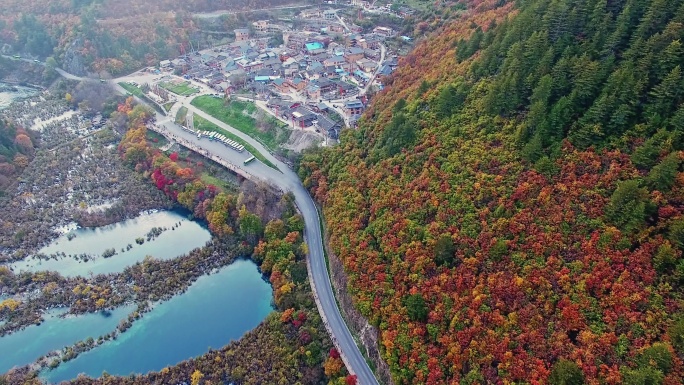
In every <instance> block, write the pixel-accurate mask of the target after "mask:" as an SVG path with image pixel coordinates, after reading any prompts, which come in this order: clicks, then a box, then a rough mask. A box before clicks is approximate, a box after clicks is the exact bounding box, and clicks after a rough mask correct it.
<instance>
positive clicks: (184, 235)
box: [10, 211, 211, 277]
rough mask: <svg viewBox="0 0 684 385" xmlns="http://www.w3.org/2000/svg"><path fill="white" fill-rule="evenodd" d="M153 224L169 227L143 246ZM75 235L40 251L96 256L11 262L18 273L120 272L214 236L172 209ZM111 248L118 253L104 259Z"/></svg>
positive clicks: (182, 251) (170, 255)
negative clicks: (137, 240) (87, 258)
mask: <svg viewBox="0 0 684 385" xmlns="http://www.w3.org/2000/svg"><path fill="white" fill-rule="evenodd" d="M178 222H180V223H181V225H180V226H178V227H176V229H175V230H171V227H172V226H174V224H176V223H178ZM153 227H162V228H163V227H166V228H167V230H166V231H164V232H162V233H161V234H160V235H159V236H158V237H156V238H155V239H153V240H151V241H149V242H148V241H145V243H143V244H142V245H138V244H137V243H135V239H136V238H138V237H142V238H145V239H146V238H147V237H146V236H145V235H146V234H147V233H148V232H149V231H150V230H151V229H152V228H153ZM72 234H75V235H76V238H74V239H72V240H71V241H69V240H68V239H67V237H66V235H64V236H62V237H59V238H58V239H56V240H55V241H54V242H52V243H51V244H49V245H48V246H46V247H44V248H42V249H41V250H40V253H43V254H45V255H50V254H53V253H57V252H64V253H66V254H67V255H69V254H73V255H79V254H83V253H86V254H89V255H93V256H96V258H94V259H91V260H89V261H87V262H82V261H79V260H77V259H75V258H70V257H66V258H61V257H60V258H58V259H49V260H39V259H34V258H30V259H26V260H23V261H20V262H16V263H13V264H11V265H10V266H11V268H12V269H13V270H14V271H15V272H18V271H22V270H25V271H40V270H50V271H56V272H58V273H60V274H62V275H63V276H65V277H74V276H87V275H89V274H90V273H93V274H106V273H113V272H121V271H123V269H124V268H125V267H127V266H131V265H134V264H135V263H136V262H140V261H142V260H143V259H144V258H145V256H147V255H151V256H153V257H155V258H157V259H173V258H176V257H179V256H181V255H183V254H187V253H188V252H190V251H191V250H192V249H195V248H197V247H202V246H204V245H205V244H206V243H207V242H208V241H209V240H210V239H211V234H210V233H209V231H208V230H207V229H205V228H204V227H202V226H200V224H199V223H197V222H194V221H190V220H188V219H187V218H186V217H184V216H182V215H181V214H179V213H177V212H173V211H160V212H156V213H152V214H143V215H141V216H138V217H137V218H133V219H129V220H126V221H123V222H119V223H116V224H113V225H109V226H103V227H96V228H86V229H78V230H75V231H73V232H72ZM128 244H130V245H132V246H133V248H132V249H131V250H129V251H124V252H121V248H125V247H126V245H128ZM109 248H114V249H115V250H116V252H117V254H116V255H114V256H113V257H110V258H102V257H101V255H102V253H103V252H104V251H105V250H107V249H109Z"/></svg>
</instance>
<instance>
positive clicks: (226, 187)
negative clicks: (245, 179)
mask: <svg viewBox="0 0 684 385" xmlns="http://www.w3.org/2000/svg"><path fill="white" fill-rule="evenodd" d="M200 179H201V180H202V182H204V183H206V184H213V185H214V186H216V187H218V188H219V189H221V190H223V191H230V190H233V189H234V188H233V186H232V185H231V184H230V183H229V182H226V181H224V180H222V179H219V178H217V177H215V176H212V175H209V174H208V173H206V172H203V173H202V175H200Z"/></svg>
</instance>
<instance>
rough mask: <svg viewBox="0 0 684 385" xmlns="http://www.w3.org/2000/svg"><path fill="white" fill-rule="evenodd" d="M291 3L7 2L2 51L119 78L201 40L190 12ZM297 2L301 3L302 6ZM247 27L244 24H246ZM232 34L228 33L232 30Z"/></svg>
mask: <svg viewBox="0 0 684 385" xmlns="http://www.w3.org/2000/svg"><path fill="white" fill-rule="evenodd" d="M292 2H293V1H291V0H250V1H238V0H219V1H208V0H190V1H184V2H175V1H168V0H166V1H155V0H142V1H133V0H124V1H116V0H56V1H47V0H25V1H24V0H6V1H3V4H2V8H3V12H1V13H0V46H2V44H8V45H9V46H10V47H12V49H13V50H14V51H15V52H20V53H23V54H26V55H31V56H34V57H40V58H45V57H48V56H54V57H55V58H56V59H57V60H58V62H59V63H60V65H62V67H63V68H65V69H67V70H69V71H72V72H73V73H84V72H86V71H89V72H100V73H104V72H107V73H109V74H120V73H124V72H131V71H134V70H137V69H140V67H143V66H147V65H157V64H158V63H159V61H160V60H163V59H168V58H171V57H175V56H178V55H179V54H180V52H181V45H183V46H184V47H185V49H186V51H190V39H191V38H192V39H193V41H194V43H195V44H197V42H198V40H199V39H200V37H199V35H193V34H195V33H196V32H197V31H198V28H197V25H196V22H195V19H193V17H192V14H193V13H199V12H213V11H246V10H254V9H264V8H270V7H274V6H282V5H287V4H290V3H292ZM300 3H305V1H302V2H300ZM244 26H246V23H245V25H244ZM231 32H232V31H231Z"/></svg>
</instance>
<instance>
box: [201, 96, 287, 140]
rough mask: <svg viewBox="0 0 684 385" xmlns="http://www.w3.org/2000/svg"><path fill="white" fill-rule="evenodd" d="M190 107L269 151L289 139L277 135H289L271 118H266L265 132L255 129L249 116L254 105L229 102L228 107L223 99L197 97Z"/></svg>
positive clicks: (253, 109) (279, 123)
mask: <svg viewBox="0 0 684 385" xmlns="http://www.w3.org/2000/svg"><path fill="white" fill-rule="evenodd" d="M192 105H193V106H195V107H197V108H199V109H200V110H202V111H204V112H206V113H207V114H209V115H211V116H213V117H215V118H216V119H218V120H220V121H222V122H224V123H226V124H229V125H231V126H233V127H235V128H236V129H238V130H240V131H242V132H244V133H245V134H247V135H249V136H251V137H252V138H254V139H257V140H258V141H260V142H261V143H262V144H263V145H264V146H266V147H267V148H268V149H270V150H271V151H275V150H276V149H277V148H278V146H279V145H280V144H282V143H285V142H286V141H287V140H288V139H289V135H279V134H278V132H279V131H284V132H285V133H287V134H289V131H287V130H281V129H280V128H282V126H284V124H282V123H281V122H279V121H278V120H276V119H275V118H272V117H271V116H269V117H268V118H267V119H268V121H267V122H268V124H269V129H268V130H267V131H266V132H262V131H260V130H259V129H257V121H256V119H254V118H253V117H251V116H250V114H252V113H254V112H255V111H256V108H257V107H256V105H254V103H249V102H241V101H231V102H230V103H228V105H224V101H223V99H219V98H215V97H212V96H198V97H196V98H195V99H194V100H193V101H192Z"/></svg>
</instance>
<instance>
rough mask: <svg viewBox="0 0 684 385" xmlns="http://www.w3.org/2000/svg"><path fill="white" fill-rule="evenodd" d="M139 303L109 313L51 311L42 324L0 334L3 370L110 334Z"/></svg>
mask: <svg viewBox="0 0 684 385" xmlns="http://www.w3.org/2000/svg"><path fill="white" fill-rule="evenodd" d="M133 310H135V306H125V307H121V308H118V309H116V310H114V311H112V312H111V313H110V314H108V315H104V314H103V313H93V314H85V315H80V316H68V317H67V318H60V317H59V315H60V314H61V313H64V311H61V312H60V311H51V312H49V314H47V315H46V316H45V317H43V318H45V322H43V323H42V324H41V325H31V326H29V327H27V328H25V329H23V330H21V331H18V332H15V333H12V334H9V335H6V336H4V337H2V338H0V352H1V353H0V373H5V372H6V371H8V370H9V369H11V368H12V367H14V366H15V365H17V366H21V365H26V364H28V363H31V362H33V361H35V360H36V359H37V358H38V357H40V356H42V355H44V354H46V353H48V352H50V351H53V350H58V349H62V348H64V347H65V346H71V345H73V344H74V343H76V342H78V341H81V340H85V339H87V338H88V337H93V338H94V339H97V337H99V336H101V335H104V334H107V333H109V332H111V331H113V330H114V329H115V328H116V325H117V324H118V323H119V321H121V320H122V319H124V318H126V317H127V316H128V314H129V313H131V312H132V311H133Z"/></svg>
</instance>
